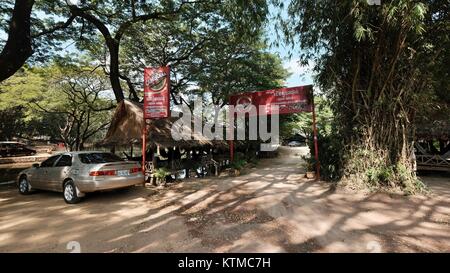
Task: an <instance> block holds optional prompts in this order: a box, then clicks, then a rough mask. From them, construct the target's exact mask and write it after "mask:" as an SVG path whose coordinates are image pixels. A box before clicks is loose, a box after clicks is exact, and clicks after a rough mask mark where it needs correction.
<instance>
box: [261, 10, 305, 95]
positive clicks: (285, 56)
mask: <svg viewBox="0 0 450 273" xmlns="http://www.w3.org/2000/svg"><path fill="white" fill-rule="evenodd" d="M269 12H270V16H271V17H274V16H275V15H276V13H277V11H276V10H275V9H274V8H273V7H271V8H270V10H269ZM282 16H284V17H285V16H287V14H286V12H283V13H282ZM275 28H276V23H275V20H274V19H271V20H270V21H269V24H268V25H267V27H266V35H267V38H268V39H269V44H271V46H270V49H269V51H270V52H271V53H273V54H277V55H279V56H280V57H281V58H282V60H283V67H284V68H285V69H287V70H288V71H289V72H290V73H291V74H292V75H291V76H290V77H289V78H288V79H287V80H286V83H285V85H286V86H287V87H295V86H301V85H309V84H313V76H312V75H313V73H312V63H313V62H311V63H310V65H308V66H302V65H300V64H299V54H298V52H299V51H298V50H299V49H295V50H293V52H292V54H291V57H289V46H286V45H280V46H274V45H273V44H274V42H275V41H278V40H280V39H282V38H279V37H277V34H276V31H275Z"/></svg>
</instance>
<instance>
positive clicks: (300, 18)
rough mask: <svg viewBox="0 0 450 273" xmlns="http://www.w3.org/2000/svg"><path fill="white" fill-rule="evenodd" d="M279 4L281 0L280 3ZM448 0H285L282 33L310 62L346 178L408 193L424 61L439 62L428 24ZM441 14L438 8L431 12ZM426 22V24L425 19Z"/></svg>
mask: <svg viewBox="0 0 450 273" xmlns="http://www.w3.org/2000/svg"><path fill="white" fill-rule="evenodd" d="M278 2H279V1H278ZM430 3H433V4H437V5H438V6H440V7H441V8H443V7H445V6H447V7H448V1H411V0H392V1H383V3H382V5H380V6H376V5H369V3H368V1H365V0H361V1H354V0H352V1H350V0H346V1H331V0H329V1H328V0H324V1H314V0H304V1H300V0H293V1H291V3H290V5H289V8H288V14H289V15H290V18H289V19H288V20H287V21H285V22H284V23H283V27H284V29H283V30H284V34H285V37H286V38H287V40H288V41H289V42H291V43H295V44H299V45H300V48H301V53H302V55H301V58H302V61H303V62H305V63H306V62H307V61H309V60H310V59H315V60H316V64H317V65H316V71H317V72H318V76H317V82H318V84H319V85H320V86H321V88H322V90H324V91H325V93H326V95H327V96H328V97H329V99H330V100H331V101H332V109H333V110H334V112H335V116H336V129H337V130H338V134H336V137H341V138H342V142H343V143H344V144H345V146H344V149H343V153H342V155H341V161H342V162H343V174H344V178H350V179H351V180H352V181H364V182H366V183H367V185H374V184H375V185H390V186H399V187H402V188H403V189H404V190H405V191H414V190H416V189H417V188H418V187H421V184H420V183H419V182H418V181H417V179H416V177H415V174H414V173H413V171H412V165H411V162H410V154H411V153H412V147H411V141H412V139H413V135H412V132H413V130H412V127H413V122H412V120H413V117H414V115H415V109H416V106H417V105H418V103H419V102H418V97H419V94H420V93H421V92H422V91H423V90H424V89H426V88H429V83H430V73H428V71H426V67H427V66H428V65H427V63H430V62H432V61H433V60H436V59H438V58H440V57H442V50H440V49H439V48H441V47H442V44H441V43H440V42H435V41H437V40H436V39H435V40H434V41H433V39H430V37H433V36H442V33H439V32H435V31H433V25H434V24H435V23H437V21H440V20H441V19H442V18H441V16H442V14H441V13H440V12H439V11H435V12H434V13H433V11H432V10H430V9H429V4H430ZM437 10H439V9H437ZM427 18H430V21H428V20H427Z"/></svg>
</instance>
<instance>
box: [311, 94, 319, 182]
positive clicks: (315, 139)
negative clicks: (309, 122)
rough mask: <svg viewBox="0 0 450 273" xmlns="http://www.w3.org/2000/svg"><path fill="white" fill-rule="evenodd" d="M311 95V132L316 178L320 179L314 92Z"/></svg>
mask: <svg viewBox="0 0 450 273" xmlns="http://www.w3.org/2000/svg"><path fill="white" fill-rule="evenodd" d="M311 96H312V114H313V134H314V156H315V159H316V180H319V179H320V161H319V145H318V139H317V126H316V106H315V105H314V93H313V94H311Z"/></svg>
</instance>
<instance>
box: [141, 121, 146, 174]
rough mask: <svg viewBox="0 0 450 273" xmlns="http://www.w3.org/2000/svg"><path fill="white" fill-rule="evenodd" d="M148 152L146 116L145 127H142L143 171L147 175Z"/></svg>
mask: <svg viewBox="0 0 450 273" xmlns="http://www.w3.org/2000/svg"><path fill="white" fill-rule="evenodd" d="M146 153H147V122H146V121H145V118H144V128H143V129H142V173H143V174H144V177H145V165H146V164H145V163H146V160H145V155H146Z"/></svg>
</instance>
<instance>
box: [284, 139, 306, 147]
mask: <svg viewBox="0 0 450 273" xmlns="http://www.w3.org/2000/svg"><path fill="white" fill-rule="evenodd" d="M302 145H303V143H302V142H300V141H297V140H294V141H290V142H289V143H288V146H289V147H300V146H302Z"/></svg>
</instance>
